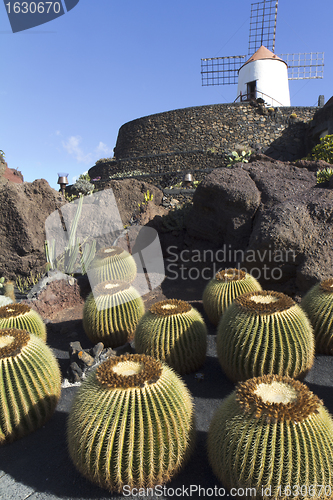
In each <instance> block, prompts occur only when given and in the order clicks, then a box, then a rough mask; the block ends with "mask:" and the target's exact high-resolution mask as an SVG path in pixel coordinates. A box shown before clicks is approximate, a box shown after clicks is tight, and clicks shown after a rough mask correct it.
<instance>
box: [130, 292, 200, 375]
mask: <svg viewBox="0 0 333 500" xmlns="http://www.w3.org/2000/svg"><path fill="white" fill-rule="evenodd" d="M134 343H135V350H136V352H138V353H143V354H147V355H149V356H153V357H154V358H156V359H160V360H162V361H165V362H166V363H168V364H169V365H170V366H172V368H174V369H175V370H176V371H177V372H178V373H180V374H184V373H189V372H192V371H195V370H197V369H198V368H200V367H201V366H202V365H203V363H204V362H205V359H206V349H207V328H206V325H205V323H204V320H203V318H202V316H201V314H200V313H199V312H198V311H197V310H196V309H195V308H194V307H192V306H191V305H190V304H189V303H188V302H185V301H184V300H177V299H169V300H163V301H161V302H156V303H155V304H153V305H152V306H151V308H150V309H149V311H147V312H146V313H145V314H144V315H143V316H142V318H141V319H140V321H139V323H138V326H137V328H136V330H135V337H134Z"/></svg>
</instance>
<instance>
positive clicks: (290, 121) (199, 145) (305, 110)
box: [115, 103, 317, 160]
mask: <svg viewBox="0 0 333 500" xmlns="http://www.w3.org/2000/svg"><path fill="white" fill-rule="evenodd" d="M316 110H317V108H314V107H282V108H263V107H261V106H252V105H251V104H250V103H233V104H215V105H212V106H200V107H193V108H185V109H177V110H174V111H168V112H166V113H159V114H156V115H151V116H145V117H143V118H139V119H137V120H133V121H131V122H128V123H125V124H124V125H123V126H122V127H121V128H120V129H119V133H118V139H117V144H116V147H115V157H116V158H117V160H118V159H121V158H129V157H135V156H145V155H149V154H161V153H175V152H180V151H195V150H203V151H207V150H208V149H212V148H215V149H226V150H231V151H232V150H233V149H234V147H235V145H236V144H241V145H244V146H248V147H250V148H252V149H254V147H255V145H257V144H259V145H260V146H261V147H268V146H269V145H271V144H272V143H273V142H274V141H276V140H277V139H279V138H281V136H282V135H283V134H284V132H285V131H287V130H288V129H289V132H291V134H292V135H294V134H297V129H299V128H302V127H301V126H300V125H301V124H304V123H305V122H308V121H309V120H311V118H312V117H313V115H314V113H315V111H316ZM293 113H296V115H297V117H296V118H293ZM295 125H296V127H295Z"/></svg>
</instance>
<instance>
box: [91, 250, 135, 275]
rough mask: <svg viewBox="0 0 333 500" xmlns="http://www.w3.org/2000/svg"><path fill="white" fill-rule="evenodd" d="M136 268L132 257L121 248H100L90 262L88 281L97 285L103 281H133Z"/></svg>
mask: <svg viewBox="0 0 333 500" xmlns="http://www.w3.org/2000/svg"><path fill="white" fill-rule="evenodd" d="M136 274H137V267H136V263H135V260H134V258H133V257H132V255H131V254H130V253H129V252H127V251H126V250H124V249H123V248H121V247H117V246H113V247H104V248H101V249H100V250H99V251H98V252H97V253H96V255H95V257H94V259H93V261H92V262H91V266H90V270H89V273H88V275H89V279H91V280H92V283H94V284H99V283H102V282H103V281H133V280H134V279H135V277H136Z"/></svg>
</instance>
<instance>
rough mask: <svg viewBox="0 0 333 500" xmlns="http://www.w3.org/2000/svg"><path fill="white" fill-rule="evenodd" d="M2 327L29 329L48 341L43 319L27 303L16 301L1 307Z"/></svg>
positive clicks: (0, 323)
mask: <svg viewBox="0 0 333 500" xmlns="http://www.w3.org/2000/svg"><path fill="white" fill-rule="evenodd" d="M0 328H17V329H18V330H27V331H28V332H30V333H33V334H34V335H36V336H37V337H39V338H40V339H42V340H43V341H44V342H46V335H47V334H46V326H45V323H44V321H43V319H42V318H41V316H40V315H39V314H38V313H37V312H36V311H34V310H33V309H31V307H29V306H28V305H26V304H21V303H15V304H9V305H6V306H3V307H0Z"/></svg>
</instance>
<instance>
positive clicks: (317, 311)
mask: <svg viewBox="0 0 333 500" xmlns="http://www.w3.org/2000/svg"><path fill="white" fill-rule="evenodd" d="M301 307H302V309H303V310H304V311H305V312H306V314H307V315H308V317H309V319H310V322H311V324H312V326H313V330H314V336H315V339H316V351H317V352H318V353H321V354H331V355H332V354H333V278H330V279H328V280H324V281H322V282H321V283H318V284H317V285H315V286H313V287H312V288H311V290H309V291H308V293H307V294H306V295H305V296H304V297H303V299H302V302H301Z"/></svg>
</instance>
